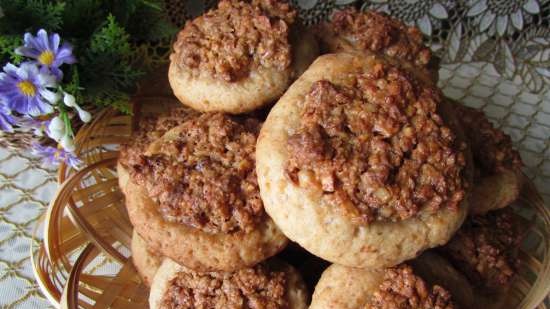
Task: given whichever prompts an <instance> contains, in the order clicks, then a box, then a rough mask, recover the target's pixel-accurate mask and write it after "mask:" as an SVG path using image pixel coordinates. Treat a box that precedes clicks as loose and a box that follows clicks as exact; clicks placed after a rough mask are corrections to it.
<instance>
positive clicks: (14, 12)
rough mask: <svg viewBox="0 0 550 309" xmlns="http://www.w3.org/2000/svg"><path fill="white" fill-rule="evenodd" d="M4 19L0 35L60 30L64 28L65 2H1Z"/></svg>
mask: <svg viewBox="0 0 550 309" xmlns="http://www.w3.org/2000/svg"><path fill="white" fill-rule="evenodd" d="M0 7H2V10H3V11H4V17H2V18H1V19H0V33H4V34H18V35H22V34H23V33H24V32H26V31H31V32H36V31H37V30H38V29H41V28H43V29H46V30H49V31H52V30H53V31H56V30H59V29H60V28H61V26H62V21H63V20H62V14H63V11H64V9H65V3H64V2H63V1H46V0H0Z"/></svg>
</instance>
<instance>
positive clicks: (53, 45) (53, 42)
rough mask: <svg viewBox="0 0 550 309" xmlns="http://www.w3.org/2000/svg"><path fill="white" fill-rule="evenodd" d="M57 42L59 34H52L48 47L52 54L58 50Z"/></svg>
mask: <svg viewBox="0 0 550 309" xmlns="http://www.w3.org/2000/svg"><path fill="white" fill-rule="evenodd" d="M59 42H61V37H59V34H57V33H54V34H52V35H50V47H51V50H52V51H53V52H54V53H57V49H58V48H59Z"/></svg>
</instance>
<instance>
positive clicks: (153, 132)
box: [117, 0, 523, 309]
mask: <svg viewBox="0 0 550 309" xmlns="http://www.w3.org/2000/svg"><path fill="white" fill-rule="evenodd" d="M309 33H310V32H308V30H307V29H305V28H304V27H303V26H301V25H300V21H299V19H298V18H297V16H296V12H295V10H294V9H293V8H292V7H291V6H290V5H289V4H287V3H286V2H283V1H278V0H251V1H237V0H222V1H220V3H219V4H218V6H217V8H215V9H213V10H211V11H209V12H207V13H205V14H204V15H203V16H200V17H198V18H196V19H195V20H193V21H190V22H188V23H187V24H186V25H185V27H184V29H182V30H181V32H180V33H179V35H178V38H177V41H176V43H175V44H174V52H173V54H172V55H171V58H170V60H171V64H170V69H169V74H168V75H169V76H168V77H169V81H170V85H171V86H172V89H173V91H174V94H175V96H176V97H177V98H178V99H179V100H180V101H181V102H182V103H183V105H185V106H181V107H177V108H170V109H166V110H165V111H164V112H163V113H162V114H161V115H157V116H151V117H143V118H142V119H140V121H139V123H138V124H137V129H136V132H135V134H134V136H133V138H132V140H131V141H129V142H128V144H126V145H124V146H122V148H121V153H120V158H119V164H118V166H117V168H118V173H119V183H120V187H121V189H122V192H123V193H124V194H125V197H126V206H127V209H128V214H129V217H130V220H131V222H132V224H133V225H134V238H133V241H132V251H133V259H134V263H135V265H136V268H137V270H138V272H139V273H140V275H141V276H142V278H143V279H144V282H145V283H146V284H148V285H150V286H151V295H150V307H151V308H154V309H157V308H163V309H165V308H243V309H244V308H258V309H260V308H270V309H276V308H287V309H294V308H307V307H308V306H309V308H316V309H321V308H350V309H352V308H353V309H355V308H357V309H360V308H424V309H427V308H458V307H462V308H473V307H479V306H490V305H493V304H495V306H496V305H497V303H498V301H495V300H494V299H493V298H494V295H502V294H504V293H503V292H504V291H506V288H507V287H508V286H509V284H510V282H511V280H512V278H513V274H514V271H515V269H516V267H517V265H516V263H515V260H516V256H515V254H516V251H517V250H516V249H517V247H518V246H519V242H520V240H521V235H522V234H523V233H522V231H523V228H522V225H521V224H520V223H518V219H517V218H516V217H515V215H514V214H513V212H511V211H510V210H508V209H507V208H506V206H508V205H509V204H510V202H512V201H513V200H514V199H515V198H516V197H517V195H518V194H519V188H520V186H521V173H520V172H519V168H520V167H521V160H520V158H519V156H518V155H517V152H516V151H514V150H513V149H512V148H511V143H510V139H509V138H508V137H507V136H505V135H504V134H503V133H502V132H500V131H498V130H496V129H494V128H493V127H492V126H491V124H490V123H489V122H488V120H487V119H486V118H485V117H484V115H483V114H482V113H480V112H478V111H476V110H470V109H468V108H465V107H462V106H461V105H459V104H458V103H453V102H451V101H449V100H447V99H445V98H444V97H443V96H442V94H441V92H440V90H439V89H438V88H437V87H436V85H435V83H436V79H437V73H436V72H437V64H436V61H434V60H433V59H432V57H431V55H430V51H429V49H427V48H426V47H425V46H424V45H423V44H422V36H421V34H420V33H419V31H418V30H417V29H415V28H411V27H407V26H405V25H404V24H403V23H401V22H399V21H396V20H394V19H392V18H389V17H387V16H384V15H381V14H378V13H374V12H358V11H356V10H354V9H348V10H345V11H341V12H337V13H336V14H335V15H334V16H333V17H332V19H331V22H329V23H326V24H323V25H320V26H318V27H316V28H315V29H314V31H312V32H311V33H315V36H314V35H310V34H309ZM317 41H319V43H320V44H318V42H317ZM319 45H320V46H321V50H322V51H323V52H325V53H327V54H326V55H322V56H319V57H317V56H318V54H319V48H318V46H319ZM273 102H276V103H275V105H274V106H273V107H272V108H271V109H269V106H270V105H271V104H272V103H273ZM266 113H268V115H267V118H265V117H263V116H262V115H264V114H266ZM472 154H473V155H472ZM511 187H513V190H509V189H508V188H511ZM511 191H512V192H511ZM497 208H504V209H503V210H495V209H497ZM469 215H470V216H469ZM467 217H468V219H466V218H467ZM465 220H466V223H464V221H465ZM463 224H464V225H463ZM461 226H462V227H461ZM457 231H458V232H457ZM289 239H290V240H292V241H293V243H292V244H293V245H292V246H291V247H292V248H293V249H292V250H294V251H300V250H302V251H303V252H302V253H300V254H298V255H294V259H296V256H298V257H299V259H302V260H303V261H301V262H297V263H294V264H295V265H305V267H304V268H301V269H300V270H301V271H302V274H303V275H305V276H306V277H311V272H316V273H318V274H320V272H321V271H322V269H319V267H318V265H322V262H320V261H321V259H322V260H324V261H328V262H330V263H334V264H333V265H332V266H330V267H329V268H328V269H327V270H326V271H325V272H324V273H323V275H322V276H321V279H320V280H319V282H318V283H317V286H316V287H315V292H314V293H313V297H312V299H311V304H310V294H308V292H307V288H306V285H305V283H304V281H303V279H302V277H301V275H300V272H299V271H298V270H296V269H295V268H293V267H292V266H290V265H289V264H287V263H286V262H285V261H283V258H281V256H283V257H285V256H286V257H288V255H289V254H285V253H283V254H282V255H281V254H280V252H281V251H282V250H284V249H285V247H286V246H287V244H288V242H289ZM302 248H303V249H302ZM432 248H435V249H432ZM430 249H431V250H430ZM427 250H429V252H425V251H427ZM277 255H279V256H277ZM290 255H291V256H292V254H290ZM307 255H310V256H309V257H308V256H307ZM287 260H288V258H287ZM304 261H306V262H304ZM290 262H293V261H292V258H291V261H290ZM308 264H311V267H310V268H309V269H308ZM312 270H313V271H312Z"/></svg>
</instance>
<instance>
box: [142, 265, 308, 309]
mask: <svg viewBox="0 0 550 309" xmlns="http://www.w3.org/2000/svg"><path fill="white" fill-rule="evenodd" d="M178 304H179V306H180V307H178ZM184 305H185V306H186V307H185V308H235V309H238V308H242V309H245V308H270V309H287V308H288V309H305V308H307V290H306V288H305V285H304V283H303V281H302V278H301V277H300V274H299V273H298V272H297V271H296V270H295V269H294V268H293V267H292V266H290V265H288V264H286V263H283V262H279V261H276V260H269V261H266V262H263V263H261V264H258V265H256V266H253V267H251V268H245V269H241V270H238V271H235V272H232V273H222V272H209V273H200V272H196V271H193V270H190V269H188V268H186V267H184V266H181V265H178V264H176V263H174V262H173V261H171V260H169V259H166V260H165V261H164V262H163V263H162V265H161V267H160V269H159V271H158V272H157V275H156V276H155V279H154V281H153V285H152V286H151V294H150V297H149V306H150V307H151V309H172V308H181V306H184Z"/></svg>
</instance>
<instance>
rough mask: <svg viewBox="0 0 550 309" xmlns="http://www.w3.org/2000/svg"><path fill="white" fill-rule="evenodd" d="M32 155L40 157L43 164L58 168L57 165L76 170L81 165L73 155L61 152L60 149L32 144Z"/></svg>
mask: <svg viewBox="0 0 550 309" xmlns="http://www.w3.org/2000/svg"><path fill="white" fill-rule="evenodd" d="M32 152H33V154H35V155H37V156H40V157H42V159H43V162H44V164H47V165H52V166H58V165H59V163H61V162H65V164H67V165H69V166H71V167H72V168H74V169H78V168H79V167H80V166H81V165H82V161H81V160H80V159H78V158H77V157H76V156H75V155H74V153H72V152H68V151H65V150H63V149H62V148H60V147H57V148H56V147H51V146H44V145H40V144H38V143H34V144H32Z"/></svg>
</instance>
